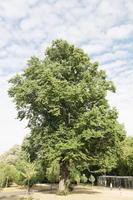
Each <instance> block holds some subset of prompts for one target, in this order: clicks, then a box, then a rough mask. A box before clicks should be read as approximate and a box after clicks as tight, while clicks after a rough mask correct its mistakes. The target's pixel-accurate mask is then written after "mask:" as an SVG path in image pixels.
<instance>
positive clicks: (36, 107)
mask: <svg viewBox="0 0 133 200" xmlns="http://www.w3.org/2000/svg"><path fill="white" fill-rule="evenodd" d="M10 83H11V84H12V86H11V88H10V90H9V95H10V97H12V98H13V100H14V102H15V103H16V108H17V110H18V118H19V119H20V120H22V119H24V118H26V119H27V120H28V127H29V128H30V130H31V135H30V136H29V137H28V141H29V144H31V146H30V145H29V146H28V148H29V152H30V155H31V160H34V159H40V160H42V161H43V162H47V163H51V162H53V161H54V160H57V161H58V163H59V165H60V181H59V190H64V189H65V187H66V183H67V178H68V177H69V170H70V163H74V165H77V164H78V165H83V166H84V167H85V166H86V167H87V168H88V165H91V166H97V170H99V169H100V168H102V163H103V162H104V160H105V159H106V160H107V159H108V158H109V157H110V156H111V157H116V156H117V155H118V154H119V148H120V146H121V141H123V139H124V138H125V132H124V130H123V126H122V125H120V124H119V123H118V121H117V118H118V114H117V111H116V110H115V109H111V108H110V106H109V104H108V101H107V99H106V95H107V92H108V91H113V92H114V91H115V88H114V85H113V83H112V82H111V81H108V80H107V79H106V74H105V72H104V71H103V70H99V69H98V63H96V62H95V63H91V62H90V58H89V56H88V55H87V54H86V53H84V51H83V50H82V49H80V48H76V47H75V46H74V45H71V44H68V43H67V42H66V41H63V40H56V41H53V42H52V45H51V47H49V48H47V50H46V53H45V58H44V59H42V60H41V59H39V58H37V57H32V58H31V59H30V60H29V61H28V67H27V68H26V69H25V70H24V71H23V73H22V74H20V75H16V76H15V77H13V78H12V79H11V80H10Z"/></svg>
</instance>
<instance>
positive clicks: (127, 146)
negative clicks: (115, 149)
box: [111, 137, 133, 176]
mask: <svg viewBox="0 0 133 200" xmlns="http://www.w3.org/2000/svg"><path fill="white" fill-rule="evenodd" d="M111 173H112V174H114V175H120V176H133V137H127V138H126V140H125V141H124V142H123V146H122V153H121V155H120V156H119V159H118V162H117V165H116V167H115V168H114V169H113V170H112V171H111Z"/></svg>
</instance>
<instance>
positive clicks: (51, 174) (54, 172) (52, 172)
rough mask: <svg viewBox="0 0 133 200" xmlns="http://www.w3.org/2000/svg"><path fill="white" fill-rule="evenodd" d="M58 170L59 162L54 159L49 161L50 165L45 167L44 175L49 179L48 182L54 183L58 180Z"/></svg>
mask: <svg viewBox="0 0 133 200" xmlns="http://www.w3.org/2000/svg"><path fill="white" fill-rule="evenodd" d="M59 170H60V168H59V164H58V163H57V162H56V161H53V162H52V163H51V166H50V167H49V168H47V171H46V177H47V179H48V181H50V183H56V182H58V181H59V175H60V172H59Z"/></svg>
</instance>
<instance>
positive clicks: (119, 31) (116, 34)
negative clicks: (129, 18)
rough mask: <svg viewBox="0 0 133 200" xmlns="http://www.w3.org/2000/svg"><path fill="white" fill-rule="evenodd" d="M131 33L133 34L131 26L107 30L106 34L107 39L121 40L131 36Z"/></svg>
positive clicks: (132, 26)
mask: <svg viewBox="0 0 133 200" xmlns="http://www.w3.org/2000/svg"><path fill="white" fill-rule="evenodd" d="M132 33H133V25H132V24H127V25H120V26H116V27H112V28H111V29H109V31H108V32H107V37H108V38H112V39H118V40H121V39H126V38H128V37H130V36H132Z"/></svg>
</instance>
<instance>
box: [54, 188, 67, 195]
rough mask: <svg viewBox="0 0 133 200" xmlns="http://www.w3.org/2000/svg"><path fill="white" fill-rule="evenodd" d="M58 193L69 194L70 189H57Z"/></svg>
mask: <svg viewBox="0 0 133 200" xmlns="http://www.w3.org/2000/svg"><path fill="white" fill-rule="evenodd" d="M56 194H57V195H68V194H70V192H69V190H68V189H65V190H62V191H59V190H58V191H57V193H56Z"/></svg>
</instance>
